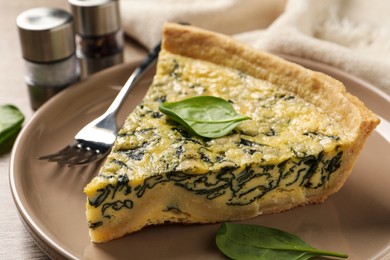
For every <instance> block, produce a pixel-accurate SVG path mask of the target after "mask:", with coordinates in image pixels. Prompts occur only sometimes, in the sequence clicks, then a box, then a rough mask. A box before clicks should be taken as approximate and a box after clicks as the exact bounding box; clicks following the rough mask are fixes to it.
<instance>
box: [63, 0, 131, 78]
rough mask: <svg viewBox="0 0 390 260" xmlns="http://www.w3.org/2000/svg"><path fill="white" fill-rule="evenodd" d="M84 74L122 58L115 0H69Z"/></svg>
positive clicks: (117, 7)
mask: <svg viewBox="0 0 390 260" xmlns="http://www.w3.org/2000/svg"><path fill="white" fill-rule="evenodd" d="M69 4H70V6H71V10H72V14H73V18H74V21H75V30H76V44H77V56H78V58H79V59H80V64H81V71H82V72H81V73H82V76H83V77H86V76H89V75H91V74H93V73H95V72H97V71H100V70H103V69H105V68H108V67H110V66H113V65H116V64H119V63H122V62H123V41H124V40H123V31H122V26H121V19H120V14H119V1H118V0H69Z"/></svg>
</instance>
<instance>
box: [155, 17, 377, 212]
mask: <svg viewBox="0 0 390 260" xmlns="http://www.w3.org/2000/svg"><path fill="white" fill-rule="evenodd" d="M163 49H164V50H166V51H168V52H171V53H174V54H179V55H182V56H187V57H191V58H194V59H200V60H205V61H208V62H212V63H215V64H218V65H221V66H226V67H230V68H233V69H236V70H239V71H242V72H243V73H246V74H248V75H250V76H253V77H255V78H259V79H262V80H267V81H269V82H271V83H273V84H275V85H277V86H279V87H282V88H284V89H286V90H289V91H292V92H294V93H296V95H298V96H300V97H302V98H304V99H305V100H307V101H309V102H311V103H313V104H314V105H316V106H317V107H319V108H320V109H321V110H322V111H323V112H325V113H326V114H328V115H330V116H331V117H332V118H334V119H335V120H336V121H337V122H338V123H339V124H340V126H341V127H343V128H344V129H345V130H346V131H347V132H348V133H350V135H349V136H350V140H348V142H347V147H345V150H344V153H345V157H344V158H345V159H344V163H343V165H342V166H341V167H340V168H339V169H338V172H341V173H342V174H337V176H339V177H338V178H337V179H336V180H335V181H334V182H333V183H332V185H331V186H330V187H329V189H328V190H326V191H325V193H323V194H320V195H318V194H315V195H312V194H309V193H307V194H306V199H307V200H306V202H305V203H304V204H307V203H320V202H323V201H324V200H325V199H326V198H327V197H328V196H329V195H331V194H333V193H335V192H337V191H338V190H339V189H340V188H341V187H342V186H343V184H344V183H345V181H346V180H347V178H348V176H349V174H350V172H351V170H352V167H353V165H354V163H355V161H356V159H357V156H358V154H359V153H360V151H361V149H362V148H363V145H364V143H365V141H366V139H367V137H368V136H369V135H370V133H371V132H372V131H373V130H374V129H375V127H376V126H377V125H378V124H379V122H380V120H379V119H378V118H377V116H376V115H375V114H374V113H372V112H371V111H370V110H369V109H368V108H367V107H365V105H364V104H363V102H361V101H360V100H359V99H358V98H357V97H355V96H352V95H351V94H349V93H347V92H346V90H345V87H344V85H343V84H342V83H341V82H340V81H338V80H336V79H334V78H332V77H330V76H327V75H325V74H323V73H320V72H315V71H311V70H308V69H306V68H304V67H302V66H300V65H297V64H294V63H291V62H288V61H286V60H284V59H282V58H279V57H277V56H274V55H271V54H268V53H265V52H262V51H258V50H254V49H252V48H250V47H249V46H247V45H245V44H243V43H240V42H238V41H235V40H233V39H232V38H230V37H228V36H225V35H221V34H218V33H214V32H210V31H206V30H202V29H199V28H195V27H191V26H183V25H178V24H173V23H166V24H165V26H164V30H163ZM299 204H302V203H299ZM295 206H299V205H291V204H290V205H279V206H276V207H275V206H274V207H272V208H268V209H265V210H264V211H263V213H275V212H280V211H283V210H286V209H289V208H292V207H295Z"/></svg>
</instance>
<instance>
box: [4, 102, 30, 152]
mask: <svg viewBox="0 0 390 260" xmlns="http://www.w3.org/2000/svg"><path fill="white" fill-rule="evenodd" d="M23 121H24V115H23V114H22V113H21V112H20V111H19V109H18V108H17V107H15V106H13V105H1V106H0V145H2V144H4V143H5V142H6V141H7V140H8V139H10V138H12V137H15V135H16V134H17V133H18V132H19V130H20V128H21V127H22V123H23Z"/></svg>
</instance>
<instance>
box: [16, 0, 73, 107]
mask: <svg viewBox="0 0 390 260" xmlns="http://www.w3.org/2000/svg"><path fill="white" fill-rule="evenodd" d="M16 24H17V27H18V31H19V37H20V42H21V49H22V55H23V58H24V61H25V62H24V64H25V81H26V84H27V86H28V90H29V96H30V103H31V107H32V108H33V109H34V110H36V109H38V108H39V107H40V106H41V105H42V104H43V103H45V102H46V101H47V100H48V99H49V98H51V97H52V96H54V95H55V94H57V93H58V92H60V91H61V90H63V89H64V88H66V87H67V86H69V85H70V84H72V83H74V82H75V81H77V80H78V78H79V74H80V73H79V72H80V70H79V65H78V61H77V58H76V55H75V49H76V48H75V42H74V30H73V19H72V16H71V15H70V14H69V13H68V12H66V11H64V10H62V9H58V8H49V7H39V8H33V9H29V10H27V11H24V12H22V13H21V14H20V15H19V16H18V17H17V19H16Z"/></svg>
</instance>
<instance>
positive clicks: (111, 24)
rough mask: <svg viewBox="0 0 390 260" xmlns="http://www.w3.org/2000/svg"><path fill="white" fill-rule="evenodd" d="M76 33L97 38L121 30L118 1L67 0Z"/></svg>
mask: <svg viewBox="0 0 390 260" xmlns="http://www.w3.org/2000/svg"><path fill="white" fill-rule="evenodd" d="M69 4H70V6H71V9H72V14H73V17H74V21H75V28H76V32H77V33H79V34H80V35H84V36H98V35H104V34H109V33H112V32H115V31H117V30H119V29H120V28H121V20H120V14H119V1H118V0H69Z"/></svg>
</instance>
